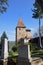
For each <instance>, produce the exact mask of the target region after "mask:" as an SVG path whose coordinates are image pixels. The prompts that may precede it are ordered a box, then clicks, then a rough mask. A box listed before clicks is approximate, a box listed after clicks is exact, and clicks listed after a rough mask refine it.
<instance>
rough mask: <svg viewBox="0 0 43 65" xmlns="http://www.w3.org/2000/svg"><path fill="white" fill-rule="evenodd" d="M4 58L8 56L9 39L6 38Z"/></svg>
mask: <svg viewBox="0 0 43 65" xmlns="http://www.w3.org/2000/svg"><path fill="white" fill-rule="evenodd" d="M4 41H5V42H4V59H6V58H8V40H7V39H5V40H4Z"/></svg>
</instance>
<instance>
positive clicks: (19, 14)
mask: <svg viewBox="0 0 43 65" xmlns="http://www.w3.org/2000/svg"><path fill="white" fill-rule="evenodd" d="M34 1H35V0H9V1H8V4H9V6H8V7H7V11H6V13H4V14H1V15H0V37H1V35H2V33H3V32H4V31H5V32H6V34H7V37H8V39H9V40H11V41H15V34H16V32H15V28H16V26H17V23H18V20H19V19H20V18H22V19H23V22H24V24H25V26H26V28H27V29H31V33H32V35H33V34H34V32H36V31H37V29H38V23H39V22H38V19H34V18H32V14H33V12H32V10H33V9H34V7H33V3H34ZM42 25H43V19H42V20H41V26H42Z"/></svg>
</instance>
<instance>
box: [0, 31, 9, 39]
mask: <svg viewBox="0 0 43 65" xmlns="http://www.w3.org/2000/svg"><path fill="white" fill-rule="evenodd" d="M1 38H7V39H8V37H7V35H6V33H5V31H4V32H3V34H2V36H1Z"/></svg>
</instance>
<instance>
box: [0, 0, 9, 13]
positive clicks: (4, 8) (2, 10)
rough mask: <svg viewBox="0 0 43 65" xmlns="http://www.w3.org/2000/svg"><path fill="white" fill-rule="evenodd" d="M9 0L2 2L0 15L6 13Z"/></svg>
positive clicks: (0, 1) (1, 0) (2, 0)
mask: <svg viewBox="0 0 43 65" xmlns="http://www.w3.org/2000/svg"><path fill="white" fill-rule="evenodd" d="M7 5H8V0H0V13H4V12H6V9H7Z"/></svg>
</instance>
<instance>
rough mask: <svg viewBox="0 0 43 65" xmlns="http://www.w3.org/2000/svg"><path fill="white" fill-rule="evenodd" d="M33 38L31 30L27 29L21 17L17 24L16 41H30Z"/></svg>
mask: <svg viewBox="0 0 43 65" xmlns="http://www.w3.org/2000/svg"><path fill="white" fill-rule="evenodd" d="M31 38H32V35H31V30H30V29H26V26H25V25H24V23H23V20H22V19H19V21H18V24H17V26H16V43H21V44H22V43H28V42H29V40H30V39H31Z"/></svg>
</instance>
